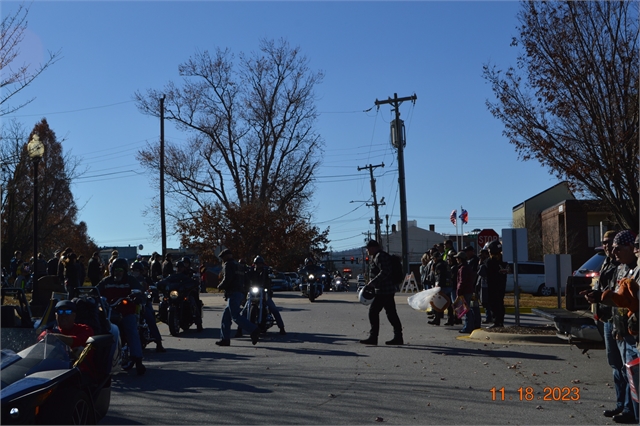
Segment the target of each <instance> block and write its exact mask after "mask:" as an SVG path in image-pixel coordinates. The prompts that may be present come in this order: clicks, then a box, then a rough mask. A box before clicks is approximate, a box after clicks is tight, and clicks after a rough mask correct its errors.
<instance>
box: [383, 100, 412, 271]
mask: <svg viewBox="0 0 640 426" xmlns="http://www.w3.org/2000/svg"><path fill="white" fill-rule="evenodd" d="M416 99H418V97H417V96H416V95H415V93H414V94H413V96H408V97H405V98H398V94H397V93H394V94H393V99H391V98H388V99H387V100H386V101H379V100H377V99H376V105H377V106H378V108H379V107H380V105H383V104H391V105H393V108H394V109H393V111H395V113H396V119H395V120H394V122H393V124H392V125H391V143H392V144H393V146H394V147H395V148H397V150H398V186H399V187H400V227H401V228H402V229H401V234H402V263H403V265H404V269H405V272H406V273H407V274H408V273H410V269H409V233H408V229H407V227H408V225H407V193H406V189H405V185H404V145H405V143H406V141H405V138H404V125H403V123H402V121H401V120H400V104H401V103H402V102H404V101H413V103H415V101H416Z"/></svg>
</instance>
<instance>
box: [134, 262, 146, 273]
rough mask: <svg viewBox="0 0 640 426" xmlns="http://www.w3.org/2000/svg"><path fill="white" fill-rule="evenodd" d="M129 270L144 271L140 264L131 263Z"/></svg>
mask: <svg viewBox="0 0 640 426" xmlns="http://www.w3.org/2000/svg"><path fill="white" fill-rule="evenodd" d="M131 270H132V271H140V272H142V271H144V265H143V264H142V262H133V263H132V264H131Z"/></svg>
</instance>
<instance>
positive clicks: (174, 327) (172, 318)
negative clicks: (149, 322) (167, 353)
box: [168, 309, 180, 336]
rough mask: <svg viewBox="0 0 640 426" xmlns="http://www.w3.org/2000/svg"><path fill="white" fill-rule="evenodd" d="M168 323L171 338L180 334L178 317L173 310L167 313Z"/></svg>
mask: <svg viewBox="0 0 640 426" xmlns="http://www.w3.org/2000/svg"><path fill="white" fill-rule="evenodd" d="M168 323H169V333H171V335H172V336H177V335H178V334H179V333H180V317H179V315H178V312H176V310H175V309H174V310H170V311H169V320H168Z"/></svg>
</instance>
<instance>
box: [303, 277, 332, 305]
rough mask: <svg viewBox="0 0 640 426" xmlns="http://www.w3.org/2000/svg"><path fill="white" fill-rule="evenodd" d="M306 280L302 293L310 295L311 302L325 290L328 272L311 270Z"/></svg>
mask: <svg viewBox="0 0 640 426" xmlns="http://www.w3.org/2000/svg"><path fill="white" fill-rule="evenodd" d="M304 281H305V282H304V284H303V285H302V286H301V288H302V295H303V296H306V297H308V298H309V301H310V302H314V301H315V300H316V298H318V297H319V296H320V295H321V294H322V292H323V291H324V286H325V282H326V281H327V274H325V273H324V272H309V273H307V275H306V277H305V280H304Z"/></svg>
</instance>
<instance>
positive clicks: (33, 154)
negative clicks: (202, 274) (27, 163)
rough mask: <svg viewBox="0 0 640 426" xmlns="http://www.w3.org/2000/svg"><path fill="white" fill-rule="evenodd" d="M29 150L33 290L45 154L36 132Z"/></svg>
mask: <svg viewBox="0 0 640 426" xmlns="http://www.w3.org/2000/svg"><path fill="white" fill-rule="evenodd" d="M27 152H28V153H29V157H30V158H31V161H32V162H33V292H34V293H35V292H36V289H37V283H38V267H37V266H38V163H39V162H40V159H41V158H42V156H43V155H44V144H43V143H42V141H41V140H40V136H38V135H37V134H36V133H34V134H33V136H31V140H30V141H29V143H28V144H27Z"/></svg>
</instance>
